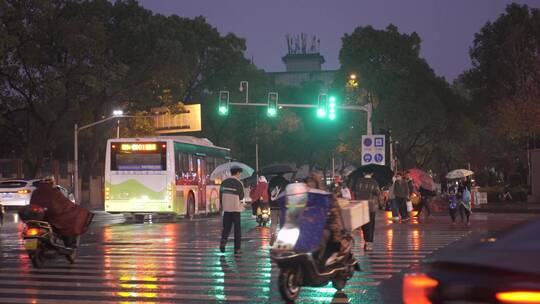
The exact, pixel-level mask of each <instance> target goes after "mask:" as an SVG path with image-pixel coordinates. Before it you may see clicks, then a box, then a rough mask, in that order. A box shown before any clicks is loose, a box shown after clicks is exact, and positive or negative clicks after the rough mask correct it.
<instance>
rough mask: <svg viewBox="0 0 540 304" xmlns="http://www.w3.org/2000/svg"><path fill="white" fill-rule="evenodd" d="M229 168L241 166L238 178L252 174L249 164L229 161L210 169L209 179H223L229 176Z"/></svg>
mask: <svg viewBox="0 0 540 304" xmlns="http://www.w3.org/2000/svg"><path fill="white" fill-rule="evenodd" d="M231 168H241V169H242V174H241V175H240V179H244V178H248V177H250V176H251V175H253V171H255V170H253V168H251V167H250V166H248V165H246V164H244V163H239V162H229V163H224V164H221V165H219V166H217V167H216V168H215V169H214V171H212V174H210V179H211V180H216V179H221V180H224V179H226V178H228V177H230V176H231Z"/></svg>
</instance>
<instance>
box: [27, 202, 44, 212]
mask: <svg viewBox="0 0 540 304" xmlns="http://www.w3.org/2000/svg"><path fill="white" fill-rule="evenodd" d="M30 211H32V212H45V209H44V208H43V207H41V206H39V205H33V204H32V205H30Z"/></svg>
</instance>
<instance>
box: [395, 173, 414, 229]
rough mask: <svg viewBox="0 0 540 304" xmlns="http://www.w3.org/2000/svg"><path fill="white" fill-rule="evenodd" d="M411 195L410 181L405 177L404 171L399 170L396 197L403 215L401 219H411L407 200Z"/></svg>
mask: <svg viewBox="0 0 540 304" xmlns="http://www.w3.org/2000/svg"><path fill="white" fill-rule="evenodd" d="M410 195H411V193H410V192H409V184H408V182H407V181H406V180H405V179H403V173H401V172H398V173H397V174H396V181H395V182H394V196H395V197H396V204H397V206H398V210H399V213H400V215H401V221H407V220H409V212H407V200H408V199H409V196H410Z"/></svg>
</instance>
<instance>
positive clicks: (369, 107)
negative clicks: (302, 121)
mask: <svg viewBox="0 0 540 304" xmlns="http://www.w3.org/2000/svg"><path fill="white" fill-rule="evenodd" d="M229 105H232V106H242V107H245V106H252V107H267V106H268V103H243V102H231V103H229ZM279 107H283V108H317V105H311V104H295V103H280V104H279ZM337 108H338V109H341V110H349V111H362V112H366V114H367V130H366V131H367V135H372V134H373V126H372V124H371V115H372V112H373V107H372V105H371V104H370V103H369V104H367V105H365V106H360V105H344V106H337Z"/></svg>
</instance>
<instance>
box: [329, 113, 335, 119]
mask: <svg viewBox="0 0 540 304" xmlns="http://www.w3.org/2000/svg"><path fill="white" fill-rule="evenodd" d="M328 118H330V120H335V119H336V114H335V113H330V115H328Z"/></svg>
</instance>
